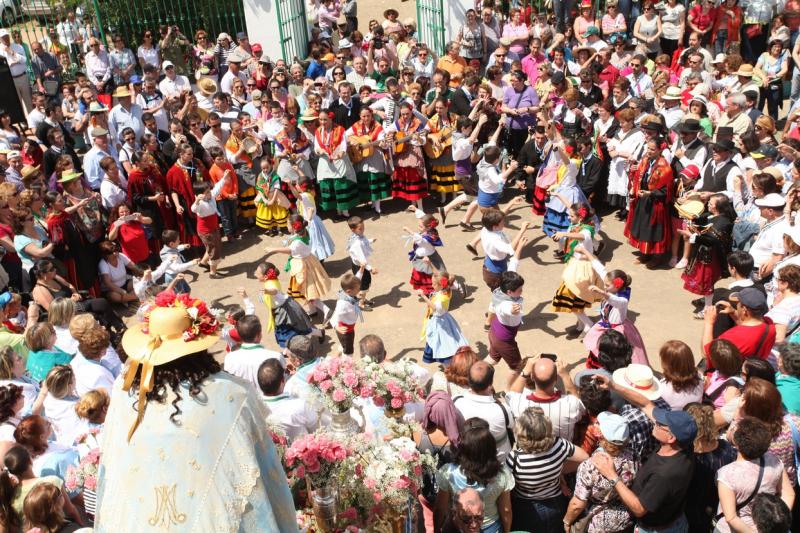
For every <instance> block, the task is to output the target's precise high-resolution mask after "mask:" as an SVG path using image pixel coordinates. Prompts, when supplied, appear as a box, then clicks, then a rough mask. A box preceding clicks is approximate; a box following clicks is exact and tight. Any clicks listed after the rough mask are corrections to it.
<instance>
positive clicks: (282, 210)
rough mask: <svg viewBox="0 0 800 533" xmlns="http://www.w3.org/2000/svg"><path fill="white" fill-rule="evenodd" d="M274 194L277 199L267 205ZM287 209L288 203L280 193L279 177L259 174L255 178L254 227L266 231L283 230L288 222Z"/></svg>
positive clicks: (273, 174) (272, 174)
mask: <svg viewBox="0 0 800 533" xmlns="http://www.w3.org/2000/svg"><path fill="white" fill-rule="evenodd" d="M276 192H277V196H278V197H277V198H276V199H275V201H274V202H273V203H272V204H268V203H267V202H268V201H269V199H270V198H271V197H272V195H273V194H275V193H276ZM259 195H260V196H259ZM288 207H289V201H288V199H287V198H286V196H285V195H284V194H283V193H282V192H281V178H280V176H278V175H277V174H275V173H270V174H269V175H266V174H264V173H263V172H260V173H259V174H258V177H257V178H256V226H258V227H259V228H262V229H266V230H274V231H277V230H279V229H283V230H285V229H286V227H287V221H288V220H289V209H288Z"/></svg>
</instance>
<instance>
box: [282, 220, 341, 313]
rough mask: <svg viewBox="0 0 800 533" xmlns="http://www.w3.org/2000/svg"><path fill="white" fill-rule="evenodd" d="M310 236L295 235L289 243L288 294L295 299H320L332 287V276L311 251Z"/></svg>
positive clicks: (287, 265)
mask: <svg viewBox="0 0 800 533" xmlns="http://www.w3.org/2000/svg"><path fill="white" fill-rule="evenodd" d="M309 242H310V239H309V237H307V236H306V237H301V236H300V235H295V236H294V237H292V240H291V242H290V243H289V249H290V253H291V256H290V257H289V260H288V261H287V262H286V271H287V272H289V274H290V275H291V276H292V277H291V278H290V279H289V291H288V294H289V296H291V297H292V298H294V299H295V300H300V299H303V300H320V299H322V298H323V297H324V296H325V294H326V293H327V292H328V291H329V290H330V288H331V278H329V277H328V273H327V272H325V269H324V268H323V267H322V263H320V262H319V259H317V258H316V256H314V254H312V253H311V247H310V246H309Z"/></svg>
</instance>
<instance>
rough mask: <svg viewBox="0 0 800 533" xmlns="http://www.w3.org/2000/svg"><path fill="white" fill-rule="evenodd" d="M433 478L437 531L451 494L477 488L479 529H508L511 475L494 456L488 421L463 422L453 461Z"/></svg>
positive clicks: (474, 419)
mask: <svg viewBox="0 0 800 533" xmlns="http://www.w3.org/2000/svg"><path fill="white" fill-rule="evenodd" d="M436 481H437V482H438V484H439V493H438V494H437V495H436V503H435V505H434V511H433V512H434V514H433V519H434V524H435V525H436V530H437V531H438V530H439V528H441V526H442V524H444V521H445V517H446V515H447V510H448V509H449V507H450V500H451V497H452V496H453V495H455V494H456V493H458V492H459V491H460V490H462V489H465V488H473V489H475V490H477V491H478V492H480V494H481V498H482V499H483V503H484V506H485V507H484V513H483V524H482V526H481V531H482V532H484V533H485V532H490V533H498V532H500V531H510V529H509V528H510V527H511V489H513V488H514V476H513V475H512V474H511V471H510V470H509V469H508V468H507V467H505V466H503V465H501V464H500V461H499V460H498V459H497V443H496V442H495V440H494V436H492V433H491V432H490V431H489V423H488V422H486V421H485V420H483V419H481V418H470V419H468V420H467V421H466V422H464V430H463V431H462V432H461V439H460V441H459V443H458V450H457V451H456V456H455V462H453V463H448V464H446V465H444V466H442V467H441V468H440V469H439V471H438V472H437V474H436Z"/></svg>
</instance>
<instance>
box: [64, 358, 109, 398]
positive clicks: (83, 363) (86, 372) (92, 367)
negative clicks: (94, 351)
mask: <svg viewBox="0 0 800 533" xmlns="http://www.w3.org/2000/svg"><path fill="white" fill-rule="evenodd" d="M69 365H70V366H71V367H72V371H73V372H74V373H75V392H77V393H78V396H83V395H84V394H86V393H87V392H89V391H90V390H95V389H105V390H106V392H107V393H109V394H111V391H112V390H113V388H114V375H113V374H112V373H111V371H109V370H108V369H107V368H106V367H104V366H103V365H101V364H100V361H91V360H89V359H86V358H85V357H84V356H83V354H82V353H80V352H78V353H77V354H76V355H75V357H74V358H73V359H72V362H70V364H69Z"/></svg>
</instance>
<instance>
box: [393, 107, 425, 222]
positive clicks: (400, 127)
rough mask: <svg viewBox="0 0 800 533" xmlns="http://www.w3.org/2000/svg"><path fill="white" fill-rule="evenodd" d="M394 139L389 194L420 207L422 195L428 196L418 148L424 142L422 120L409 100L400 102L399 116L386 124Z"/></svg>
mask: <svg viewBox="0 0 800 533" xmlns="http://www.w3.org/2000/svg"><path fill="white" fill-rule="evenodd" d="M387 133H390V134H392V136H393V139H392V140H393V142H394V143H395V147H394V153H393V161H394V177H393V179H392V198H402V199H403V200H408V201H409V202H411V203H412V204H415V205H416V206H417V209H422V199H423V198H425V197H427V196H428V183H427V175H426V172H425V158H424V157H423V155H422V148H421V146H424V144H425V123H423V122H422V121H421V120H420V119H418V118H417V117H416V116H415V115H414V111H413V109H412V108H411V104H409V103H408V102H405V101H404V102H402V103H401V104H400V116H399V117H398V119H397V120H396V121H395V122H393V123H392V125H391V126H389V131H388V132H387Z"/></svg>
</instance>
